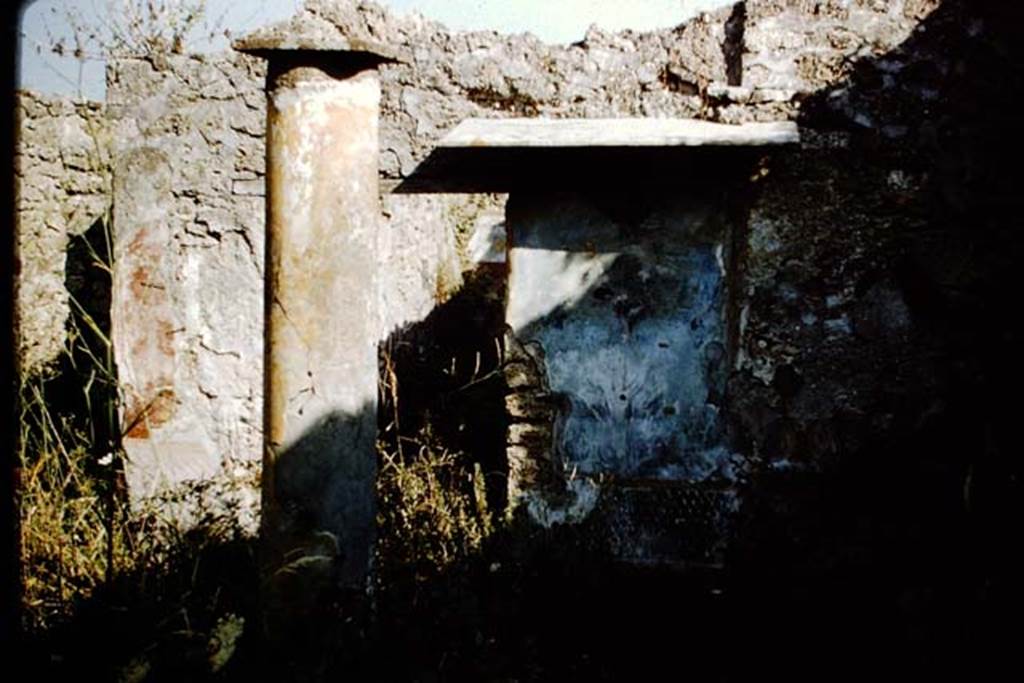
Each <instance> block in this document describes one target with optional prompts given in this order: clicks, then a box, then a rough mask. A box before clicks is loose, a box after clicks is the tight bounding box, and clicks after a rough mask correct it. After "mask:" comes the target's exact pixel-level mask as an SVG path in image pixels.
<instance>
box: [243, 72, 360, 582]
mask: <svg viewBox="0 0 1024 683" xmlns="http://www.w3.org/2000/svg"><path fill="white" fill-rule="evenodd" d="M276 71H277V73H275V69H274V64H273V62H272V63H271V76H270V78H269V79H268V114H267V115H268V126H267V219H268V224H267V241H268V243H267V248H268V252H267V253H268V259H267V280H266V297H267V299H266V306H267V309H266V310H267V316H266V320H267V332H266V354H267V358H266V399H265V400H266V408H265V410H266V413H265V430H266V432H265V439H266V446H267V448H266V455H265V461H264V484H263V487H264V488H263V495H264V524H263V531H264V535H265V539H266V541H267V544H268V548H269V557H268V558H267V559H268V560H269V561H270V562H271V563H274V562H277V563H278V568H279V567H280V566H281V565H282V564H284V563H287V562H289V561H293V560H295V559H296V558H300V557H309V556H311V555H312V556H317V557H321V558H324V559H326V558H327V557H331V556H333V560H335V561H334V562H328V563H326V565H327V566H332V567H333V569H332V570H331V573H332V578H333V579H335V580H337V581H339V582H341V583H348V584H355V583H358V582H359V581H360V580H361V579H362V578H364V577H365V575H366V572H367V569H368V566H369V557H370V549H371V546H372V542H373V535H374V515H375V510H374V479H375V475H376V453H375V437H376V419H377V417H376V416H377V325H376V318H377V313H376V310H375V306H376V303H375V302H376V298H377V293H376V272H375V266H376V254H375V244H376V234H375V232H376V229H377V224H378V220H379V215H380V207H379V201H380V200H379V193H378V178H377V166H378V161H377V157H378V142H377V139H378V107H379V101H380V82H379V78H378V75H377V71H376V69H375V68H366V69H362V70H358V69H357V70H352V71H351V72H349V73H347V74H345V75H343V76H338V75H336V74H333V73H330V74H329V73H327V72H325V71H324V70H321V69H319V68H316V67H312V66H289V67H287V68H282V69H277V70H276ZM271 569H272V570H273V569H275V567H273V566H272V567H271Z"/></svg>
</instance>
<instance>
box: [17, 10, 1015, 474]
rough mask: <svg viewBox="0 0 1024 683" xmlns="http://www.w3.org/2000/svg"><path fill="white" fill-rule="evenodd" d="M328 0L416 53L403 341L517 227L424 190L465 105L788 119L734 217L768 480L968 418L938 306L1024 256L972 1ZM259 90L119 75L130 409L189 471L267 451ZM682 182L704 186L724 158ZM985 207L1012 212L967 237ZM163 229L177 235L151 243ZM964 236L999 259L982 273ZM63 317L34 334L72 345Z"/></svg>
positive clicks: (396, 271) (390, 100) (396, 104)
mask: <svg viewBox="0 0 1024 683" xmlns="http://www.w3.org/2000/svg"><path fill="white" fill-rule="evenodd" d="M306 11H308V12H310V13H313V14H315V15H318V16H320V17H322V18H324V19H327V20H329V21H331V22H333V23H335V24H336V25H338V26H339V27H340V28H342V29H343V30H344V31H345V32H347V33H350V34H354V35H366V36H369V37H372V38H373V39H374V40H377V41H380V42H383V43H386V44H389V45H391V46H393V47H395V48H397V49H398V50H399V52H400V53H401V54H402V55H403V58H404V61H403V62H402V63H398V64H389V65H385V66H383V67H382V72H381V75H382V82H383V100H382V118H381V152H380V154H381V156H380V169H381V176H382V181H383V183H382V184H383V186H384V190H385V193H384V196H383V197H382V202H383V223H382V227H381V232H380V248H379V250H378V251H379V254H380V263H379V264H378V267H379V269H380V277H381V286H380V292H379V296H380V299H381V306H380V309H381V311H382V320H381V321H380V337H381V339H382V340H384V339H386V338H390V339H391V341H392V342H394V341H395V340H396V339H399V337H396V336H394V335H393V334H392V333H393V332H395V331H396V330H399V329H401V328H403V327H405V326H407V325H410V324H414V323H417V322H418V321H421V320H423V319H424V318H427V317H428V316H429V315H431V314H432V311H434V310H435V309H436V308H437V307H438V306H439V305H442V304H444V302H446V301H447V300H448V299H449V298H450V297H451V296H452V295H453V293H455V292H457V291H458V290H459V287H460V284H461V282H462V280H463V278H464V277H467V276H468V274H469V272H470V271H472V269H473V268H474V263H473V259H472V258H471V254H470V253H469V251H467V249H466V247H467V245H469V244H471V243H472V241H473V234H474V232H475V231H476V230H477V229H478V228H479V229H484V228H491V227H493V226H494V225H495V224H498V223H500V222H501V216H502V211H503V209H502V207H503V205H504V197H503V196H500V195H499V196H492V195H453V194H409V193H407V191H406V190H403V187H402V185H403V183H404V182H405V181H407V180H408V179H409V178H410V177H412V176H414V175H415V172H416V169H417V166H418V165H419V164H420V163H421V162H422V161H423V160H424V159H425V158H426V157H427V156H428V155H429V154H430V153H431V151H432V149H433V148H434V145H435V143H436V142H437V141H438V140H439V139H440V138H441V136H443V134H444V133H446V132H447V131H448V130H450V129H451V128H452V127H453V126H454V125H455V124H456V123H458V122H459V121H461V120H462V119H464V118H467V117H471V116H475V117H481V116H483V117H488V116H490V117H502V116H551V117H606V116H610V117H615V116H648V117H657V116H673V117H700V118H707V119H711V120H717V121H722V122H744V121H750V120H781V119H789V120H796V121H798V122H799V123H800V126H801V134H802V139H803V143H802V146H801V148H800V149H799V150H797V151H796V152H793V153H788V154H786V155H784V156H776V157H773V158H772V159H769V160H766V161H765V162H764V163H763V164H761V165H760V166H759V167H758V169H757V172H756V173H755V176H754V179H753V180H754V183H753V191H752V192H751V193H750V194H749V196H748V198H747V201H746V203H745V204H743V205H742V206H738V207H737V209H736V210H737V211H738V212H739V213H740V214H741V216H740V217H741V219H742V221H741V222H743V223H744V224H745V225H746V226H747V228H746V231H745V233H743V232H742V231H741V234H739V235H738V236H737V237H736V240H737V243H736V244H735V245H734V247H735V248H734V249H733V252H734V254H735V255H736V256H735V258H736V260H737V263H736V264H735V265H736V268H735V272H736V273H738V278H739V282H738V283H736V285H737V286H735V287H733V289H732V291H734V292H735V294H734V295H733V297H732V300H731V301H730V302H729V306H730V310H731V311H732V315H733V317H734V319H735V322H736V324H737V335H736V344H735V348H734V349H730V358H731V359H732V361H733V368H732V374H731V376H730V379H729V382H728V390H727V394H728V405H729V406H730V409H729V410H730V424H731V428H730V429H731V438H732V439H733V440H734V442H735V444H736V448H737V449H738V450H740V451H742V452H743V453H744V454H745V455H747V456H748V459H749V462H750V466H751V471H752V473H753V474H752V475H751V476H752V478H753V479H757V477H758V476H760V475H758V474H757V473H758V472H760V473H763V474H764V476H766V477H770V476H774V475H775V474H776V473H783V472H785V473H793V472H804V471H820V470H822V469H823V468H825V469H827V467H828V466H830V463H835V462H839V461H841V460H843V459H844V458H846V457H848V456H850V455H851V454H856V453H859V452H861V451H862V450H863V449H865V448H869V447H871V445H872V444H877V443H879V440H880V439H881V440H883V441H884V440H885V439H887V438H888V435H892V434H904V435H906V434H908V433H910V431H912V429H911V426H912V425H918V424H921V421H922V420H924V422H925V423H929V422H928V421H929V420H932V419H934V418H929V417H927V416H928V415H934V414H942V411H944V410H947V409H948V407H949V405H950V404H949V402H948V401H946V400H945V399H942V400H933V399H932V398H931V397H932V396H935V395H943V396H944V395H946V394H948V392H949V391H951V389H950V387H952V386H954V385H956V386H961V385H962V386H977V384H978V382H980V381H981V380H979V379H977V378H976V377H975V374H972V373H976V372H977V373H981V372H982V370H981V369H979V368H980V367H981V366H983V365H984V363H983V362H982V361H981V360H980V358H979V357H978V354H977V353H976V352H977V347H976V344H977V342H976V341H975V340H974V339H973V338H972V339H971V340H970V341H969V342H968V341H964V340H963V339H960V341H958V342H955V343H954V342H951V341H950V340H952V339H959V338H958V337H956V335H955V334H954V333H953V332H952V331H951V330H950V328H949V326H948V324H947V323H944V322H943V321H942V319H943V315H944V312H945V313H948V312H950V311H954V310H955V311H957V312H958V314H960V313H963V312H964V311H966V310H967V309H968V308H969V307H970V305H973V304H977V303H978V302H979V301H980V299H979V297H980V296H981V294H980V292H989V291H992V289H991V283H989V282H987V280H986V279H985V277H986V276H982V275H981V274H980V273H982V271H983V269H984V268H987V267H988V266H989V265H990V262H992V263H995V262H996V261H998V263H996V265H999V263H1002V261H1000V260H999V259H995V257H994V255H995V254H997V253H1001V254H1003V256H1002V257H1001V258H1009V257H1010V255H1012V254H1014V253H1016V252H1015V251H1014V250H1013V249H1002V248H1000V244H1001V243H1000V242H999V239H1003V238H1002V237H999V236H1000V235H1003V234H1004V231H1002V230H1001V229H1000V228H999V227H998V225H999V223H998V220H997V218H996V217H995V215H994V213H993V212H992V211H989V207H988V206H987V205H983V206H981V207H980V209H979V207H978V206H977V202H978V199H977V198H978V197H979V196H982V195H983V193H982V192H981V190H979V189H978V188H979V187H980V186H981V185H982V184H984V183H985V182H989V183H990V185H991V186H992V188H995V189H993V191H996V190H998V189H999V188H1002V186H1003V185H1002V184H1001V183H1000V182H994V181H996V180H998V179H993V178H991V177H990V176H989V175H986V172H985V171H984V169H983V168H982V167H981V166H980V164H979V162H978V155H979V154H980V153H981V152H979V151H978V150H981V149H983V150H985V153H989V152H991V150H992V149H993V148H994V144H993V142H992V140H991V138H990V133H987V132H986V131H988V130H990V129H991V125H989V124H990V120H993V121H997V120H998V116H997V115H996V113H995V110H994V109H993V108H983V107H981V106H980V105H979V104H978V103H979V102H986V101H996V102H999V101H1002V100H1003V99H1005V97H1003V96H1001V95H1000V91H999V88H998V87H997V86H996V85H993V84H992V83H990V82H988V81H986V80H985V79H972V75H973V74H976V73H978V72H984V71H985V70H986V69H988V70H991V69H993V68H995V67H993V66H992V65H993V64H995V65H996V66H998V58H997V57H994V56H993V55H997V54H999V53H1000V50H1001V49H1003V48H1002V47H1001V46H1000V44H999V43H998V40H997V39H993V38H992V37H991V36H992V34H993V20H992V18H991V17H990V16H987V15H985V13H984V12H982V11H981V10H972V9H971V8H969V7H967V6H966V4H965V3H962V2H956V1H954V0H947V2H945V3H942V2H939V1H938V0H905V1H893V2H877V1H873V0H851V1H840V0H829V1H822V2H811V1H810V0H806V1H805V0H749V1H748V2H746V3H743V4H739V5H737V6H734V7H728V8H725V9H723V10H721V11H719V12H716V13H712V14H708V15H702V16H700V17H697V18H695V19H693V20H692V21H690V22H688V23H686V24H684V25H681V26H679V27H677V28H674V29H666V30H661V31H655V32H648V33H636V32H629V31H627V32H623V33H618V34H607V33H604V32H602V31H599V30H596V29H593V30H591V31H590V32H588V33H587V35H586V36H585V38H584V39H583V40H581V41H580V42H579V43H576V44H573V45H568V46H550V45H545V44H543V43H541V42H540V41H538V40H536V39H535V38H533V37H531V36H529V35H518V36H503V35H500V34H498V33H494V32H471V33H450V32H448V31H446V30H444V29H443V27H441V26H439V25H438V24H436V23H433V22H430V21H427V20H424V19H422V18H418V17H415V16H414V17H405V18H396V17H393V16H391V15H390V14H388V13H387V12H385V11H384V10H382V9H381V8H379V7H377V6H376V5H373V4H371V3H357V2H332V1H330V0H311V1H310V2H308V3H307V9H306ZM958 50H960V51H961V52H962V54H958V53H957V51H958ZM262 87H263V72H262V66H261V64H260V63H259V62H258V61H257V60H253V59H249V58H246V57H243V56H241V55H238V54H232V53H229V54H225V55H214V56H207V57H178V56H175V57H169V58H167V59H163V60H156V61H142V60H130V61H121V62H117V63H115V64H113V65H112V66H111V69H110V73H109V87H108V93H109V95H108V98H109V102H108V105H107V106H108V111H109V116H110V118H111V120H112V121H113V125H114V133H113V137H114V139H115V140H116V151H117V154H116V159H117V161H116V162H115V168H116V170H117V171H118V173H117V175H118V177H119V178H120V180H119V181H118V189H117V190H116V191H115V200H116V203H117V205H118V207H119V208H118V210H117V212H118V217H119V218H120V220H121V222H122V223H123V224H125V225H126V226H132V225H134V226H136V227H133V228H128V227H126V230H125V231H123V232H121V233H120V234H119V236H118V245H119V249H120V251H119V252H118V253H119V255H121V257H122V258H123V259H124V261H123V262H122V267H121V272H122V280H121V282H120V283H119V284H117V285H116V286H115V290H116V292H115V304H114V306H115V311H119V313H118V314H117V316H116V319H118V320H120V321H121V322H120V325H121V329H122V330H123V331H124V332H125V334H124V335H122V337H121V339H122V341H120V342H118V343H119V344H120V345H121V351H122V356H123V357H124V358H126V359H128V358H131V356H132V351H131V348H130V344H131V343H133V342H132V339H133V338H132V335H133V334H136V335H141V336H137V338H135V339H134V343H138V344H139V345H140V348H141V347H146V348H157V349H162V351H161V352H160V353H162V354H163V355H162V356H161V357H160V359H158V360H159V362H156V361H154V362H153V363H149V362H146V363H141V364H138V365H137V367H134V368H133V367H132V366H131V361H127V360H126V365H125V367H124V373H125V374H124V378H125V380H126V381H127V383H128V384H129V386H132V387H135V388H136V390H137V391H138V394H137V395H136V396H134V397H133V396H132V395H130V396H129V410H128V413H129V415H136V416H137V415H142V414H146V415H148V417H147V418H146V419H145V420H142V421H140V425H144V424H146V423H147V422H148V425H146V426H145V427H142V426H140V427H139V430H140V431H138V432H137V433H136V435H135V436H137V437H138V438H140V439H143V440H146V439H149V437H148V436H146V435H144V434H143V431H146V432H147V433H148V434H157V433H161V432H160V430H163V432H162V433H163V434H164V437H166V440H167V441H169V442H175V443H179V444H182V448H184V449H186V450H189V449H195V450H197V452H199V453H200V455H199V456H198V457H197V459H196V460H195V462H196V463H198V464H197V465H196V467H195V469H194V470H189V471H188V472H187V473H186V474H187V477H193V476H196V477H206V476H209V475H211V473H213V472H215V471H220V470H221V468H223V467H225V465H224V464H223V463H230V462H256V461H258V459H259V444H260V422H261V407H260V406H261V396H262V387H261V376H262V373H261V367H262V363H261V359H262V310H263V301H262V255H263V254H262V244H263V198H262V196H261V195H262V188H263V175H262V174H263V168H262V164H263V147H262V136H263V133H264V131H263V125H264V117H265V105H264V95H263V92H262ZM964 93H966V94H967V95H969V96H966V95H965V94H964ZM1009 110H1012V108H1009V107H1008V108H1007V111H1009ZM47 125H50V124H47ZM25 158H28V157H25ZM22 165H23V167H24V163H23V164H22ZM676 172H678V174H679V178H680V180H679V182H681V183H685V182H686V177H687V175H688V174H690V173H694V172H697V173H699V172H700V171H699V169H689V168H680V169H677V171H676ZM145 179H156V180H153V182H149V181H147V180H145ZM45 182H51V183H52V182H54V181H45ZM159 183H163V184H162V185H160V184H159ZM45 186H46V185H45V183H44V184H43V185H40V187H45ZM155 189H156V190H159V191H160V198H159V200H153V201H151V199H150V198H147V197H148V195H146V194H145V193H146V192H153V191H154V190H155ZM999 191H1000V192H1001V191H1002V190H999ZM132 193H139V194H138V197H139V201H135V202H134V204H133V201H132V199H131V195H132ZM88 196H91V195H88ZM76 201H81V200H80V199H76ZM133 206H134V207H135V209H133V208H132V207H133ZM155 207H159V212H158V213H159V215H156V214H154V215H153V216H151V217H150V218H147V219H146V220H140V219H142V218H145V217H146V216H148V215H149V214H148V213H146V212H152V211H155V210H156V208H155ZM972 212H973V213H972ZM968 215H972V216H973V218H972V219H971V220H975V219H976V220H977V221H980V222H981V223H982V224H984V225H986V226H994V227H991V229H989V230H985V231H981V232H979V233H977V234H969V233H968V232H967V231H966V230H965V229H964V228H963V225H964V224H965V222H966V221H967V218H966V216H968ZM147 221H149V222H150V223H151V224H155V223H153V222H154V221H155V222H156V223H159V224H160V225H161V226H162V227H160V232H158V233H152V232H149V233H148V234H140V233H146V232H147V231H148V230H149V229H148V228H146V222H147ZM958 221H959V222H958ZM132 231H136V232H132ZM23 234H25V232H24V229H23ZM965 249H968V250H973V251H971V252H970V253H973V254H975V256H972V257H971V259H973V260H969V261H968V262H967V263H966V264H965V263H961V261H962V260H963V258H964V256H963V254H964V253H965V251H964V250H965ZM977 254H983V255H984V257H982V256H977ZM55 259H56V257H55ZM993 259H995V261H993ZM48 263H49V266H48V267H57V266H55V265H54V264H56V263H58V262H57V260H54V261H53V262H52V263H50V262H48ZM127 265H131V268H129V269H128V271H126V270H125V267H126V266H127ZM129 271H130V272H129ZM54 272H56V271H54ZM1000 272H1001V271H1000ZM136 276H138V277H136ZM54 291H56V290H54ZM964 292H969V294H965V293H964ZM139 302H149V303H146V305H143V306H139V305H138V303H139ZM972 319H973V318H972ZM117 324H118V323H117V322H116V321H115V326H116V325H117ZM51 328H54V326H53V325H50V326H49V327H47V328H46V329H47V330H49V331H43V330H42V329H40V331H39V332H38V333H29V334H26V338H29V339H33V340H35V339H37V338H38V339H40V340H42V339H46V338H47V335H50V338H52V337H53V334H54V333H53V331H52V329H51ZM54 329H55V328H54ZM131 330H137V331H138V332H137V333H136V332H132V331H131ZM141 330H146V331H145V332H142V331H141ZM161 330H162V331H161ZM154 334H158V335H163V337H162V338H161V339H150V338H149V337H151V336H152V335H154ZM147 335H148V336H147ZM33 343H37V342H35V341H33ZM38 343H42V342H38ZM951 344H952V346H951ZM126 345H128V346H126ZM951 349H953V351H951ZM954 351H955V353H957V354H960V356H961V357H967V356H969V357H970V360H965V361H964V363H966V365H964V367H963V368H961V370H958V371H956V372H954V373H953V374H952V375H951V374H950V372H949V371H948V370H945V369H943V365H942V363H943V361H942V360H937V359H943V358H947V359H948V356H949V354H950V353H954ZM958 367H959V366H958ZM985 372H990V371H989V370H985ZM133 373H136V374H135V375H133ZM979 376H980V375H979ZM929 411H932V412H931V413H930V412H929ZM935 411H938V412H935ZM186 460H188V459H186ZM182 476H185V475H182Z"/></svg>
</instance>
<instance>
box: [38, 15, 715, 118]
mask: <svg viewBox="0 0 1024 683" xmlns="http://www.w3.org/2000/svg"><path fill="white" fill-rule="evenodd" d="M162 1H164V2H172V3H173V2H175V0H162ZM177 1H178V2H186V3H189V2H195V1H196V0H177ZM377 1H378V2H379V3H380V4H383V5H387V6H389V7H391V8H392V9H393V10H395V11H398V12H408V11H419V12H420V13H422V14H424V15H425V16H428V17H430V18H432V19H437V20H438V21H441V22H443V23H445V24H447V25H448V26H449V27H451V28H455V29H482V28H483V29H495V30H498V31H503V32H506V33H518V32H523V31H529V32H531V33H534V34H535V35H537V36H539V37H540V38H542V39H543V40H546V41H548V42H554V43H567V42H572V41H575V40H579V39H580V38H581V37H582V36H583V33H584V32H585V31H586V29H587V27H588V26H590V25H591V24H597V25H599V26H601V27H603V28H606V29H611V30H617V29H623V28H634V29H641V30H642V29H651V28H658V27H663V26H674V25H676V24H678V23H680V22H682V21H684V20H685V19H687V18H689V17H690V16H692V15H693V14H695V13H697V12H699V11H702V10H707V9H712V8H715V7H720V6H723V5H727V4H730V2H731V1H732V0H632V1H628V0H377ZM125 2H129V3H131V2H135V3H137V2H139V0H35V2H33V3H32V4H30V5H29V6H28V7H27V8H26V10H25V13H24V15H23V17H22V24H21V34H22V38H21V41H22V42H21V49H20V52H19V54H20V66H19V82H20V85H21V86H22V87H29V88H33V89H35V90H41V91H43V92H51V93H63V94H69V95H80V96H84V97H87V98H91V99H102V98H103V93H104V87H103V68H104V67H103V63H102V61H100V60H96V59H85V60H78V59H75V58H73V57H63V58H62V57H59V56H57V55H55V54H53V53H52V52H51V50H50V46H52V45H53V44H54V43H55V42H57V41H60V40H61V39H62V38H63V40H64V42H65V44H68V45H71V44H73V38H72V35H73V29H72V23H73V22H72V20H69V19H68V17H69V15H75V16H77V17H79V18H80V21H82V22H84V23H85V24H88V25H94V26H101V25H102V24H103V23H104V22H105V21H106V20H105V19H104V17H105V15H106V13H107V11H108V8H109V7H117V6H120V5H121V4H122V3H125ZM302 2H303V0H248V1H246V2H240V1H239V0H206V12H205V19H204V22H203V24H202V25H201V26H199V27H198V28H197V29H196V31H195V32H194V33H193V35H194V36H195V40H194V42H193V44H192V45H191V46H190V47H191V48H192V49H196V50H202V51H208V50H217V49H222V48H224V47H226V45H227V38H225V37H224V35H223V32H224V30H225V29H228V30H230V31H231V33H232V34H234V35H239V34H242V33H245V32H246V31H249V30H251V29H253V28H255V27H257V26H260V25H263V24H266V23H270V22H273V21H278V20H280V19H284V18H286V17H288V16H290V15H292V14H293V13H294V12H296V11H297V10H298V9H299V8H300V7H301V6H302ZM211 36H213V38H212V39H211Z"/></svg>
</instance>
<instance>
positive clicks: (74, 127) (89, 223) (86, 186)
mask: <svg viewBox="0 0 1024 683" xmlns="http://www.w3.org/2000/svg"><path fill="white" fill-rule="evenodd" d="M17 102H18V110H17V121H18V129H19V137H18V146H17V149H16V153H15V158H14V166H15V172H16V174H17V175H16V178H17V202H18V204H17V206H18V242H17V245H18V246H17V248H18V260H19V263H20V272H19V273H18V274H17V282H16V284H17V289H16V292H17V293H16V311H17V315H18V321H19V328H20V334H19V336H18V355H19V359H20V362H21V370H22V373H23V374H24V375H34V374H37V373H41V372H45V371H47V370H49V369H52V368H53V366H54V364H55V362H56V361H57V360H58V358H59V357H60V355H61V352H62V350H63V349H64V348H65V337H66V323H67V318H68V314H69V312H70V310H71V306H72V303H71V302H70V301H69V294H68V286H67V282H66V280H67V273H68V269H67V268H66V265H67V252H68V243H69V238H71V237H73V236H81V235H83V234H84V233H85V232H87V231H88V230H89V229H90V228H91V227H93V225H94V224H95V223H96V222H97V221H100V220H101V219H103V218H104V216H105V215H106V212H107V210H108V209H109V207H110V173H109V161H110V159H109V149H108V143H109V130H108V125H107V121H106V118H105V110H104V107H103V105H102V104H101V103H97V102H81V103H78V102H73V101H71V100H69V99H67V98H61V97H51V96H44V95H39V94H36V93H33V92H29V91H21V92H20V93H18V99H17Z"/></svg>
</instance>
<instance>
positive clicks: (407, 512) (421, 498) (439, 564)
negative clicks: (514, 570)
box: [377, 431, 494, 581]
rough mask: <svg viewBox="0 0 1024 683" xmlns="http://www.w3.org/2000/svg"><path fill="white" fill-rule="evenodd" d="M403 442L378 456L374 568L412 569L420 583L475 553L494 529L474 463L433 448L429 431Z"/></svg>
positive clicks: (389, 570)
mask: <svg viewBox="0 0 1024 683" xmlns="http://www.w3.org/2000/svg"><path fill="white" fill-rule="evenodd" d="M406 441H407V448H404V449H403V451H404V452H403V453H401V454H400V453H398V452H392V453H389V452H387V451H386V450H384V449H383V448H382V449H381V453H380V456H381V469H380V474H379V475H378V478H377V492H378V500H379V510H380V512H379V513H378V520H377V521H378V528H379V534H380V537H379V539H378V544H377V556H378V570H379V572H380V573H381V574H382V575H383V576H389V575H394V574H395V573H396V572H409V571H412V572H413V573H414V574H415V579H416V580H417V581H425V580H427V579H429V578H431V577H432V576H436V575H437V574H438V573H440V572H442V571H444V570H446V569H448V568H449V567H451V566H452V564H453V563H455V562H458V561H459V560H462V559H465V558H467V557H469V556H471V555H472V554H474V553H476V552H478V551H479V550H480V549H481V547H482V545H483V543H484V541H485V540H486V539H487V537H488V536H489V535H490V534H491V532H492V531H493V528H494V527H493V520H492V516H491V512H490V510H489V508H488V505H487V497H486V493H485V490H484V479H483V473H482V472H481V470H480V466H479V465H473V466H470V465H468V464H467V463H466V462H465V457H464V456H461V455H460V454H456V453H451V452H449V451H447V450H446V449H444V448H443V447H441V446H439V445H438V444H437V443H436V441H435V440H434V439H432V438H431V435H430V433H429V431H427V432H425V433H424V434H422V435H421V437H420V440H418V441H413V440H411V439H407V440H406ZM409 445H411V446H413V448H412V449H409V448H408V446H409Z"/></svg>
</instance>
